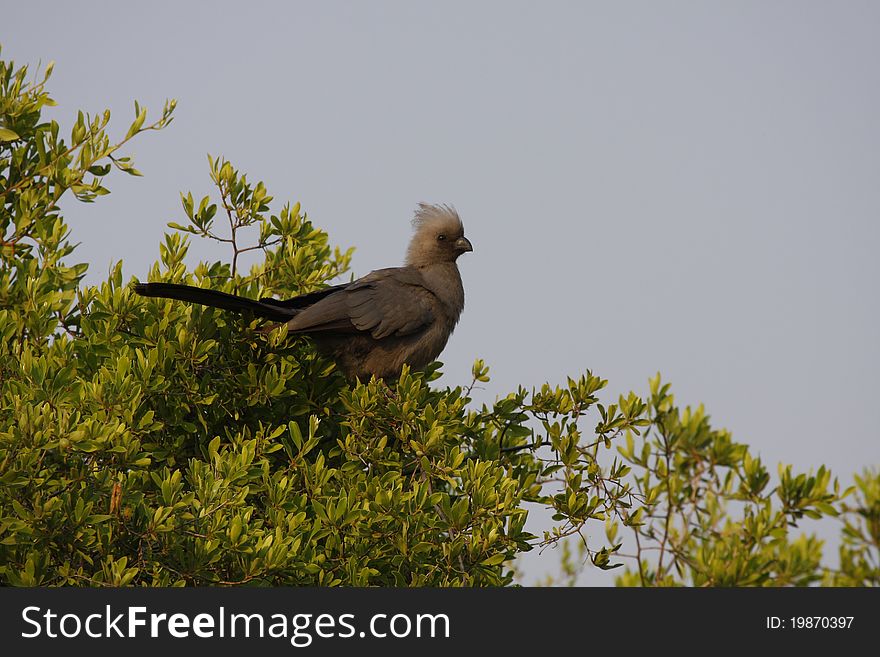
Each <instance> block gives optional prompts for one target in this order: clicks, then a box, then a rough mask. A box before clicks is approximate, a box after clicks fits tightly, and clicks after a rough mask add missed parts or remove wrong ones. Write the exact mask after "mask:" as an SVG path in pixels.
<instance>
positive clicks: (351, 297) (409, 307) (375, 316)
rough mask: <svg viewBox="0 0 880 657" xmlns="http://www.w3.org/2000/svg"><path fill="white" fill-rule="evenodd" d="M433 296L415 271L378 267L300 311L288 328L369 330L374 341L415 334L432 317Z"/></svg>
mask: <svg viewBox="0 0 880 657" xmlns="http://www.w3.org/2000/svg"><path fill="white" fill-rule="evenodd" d="M435 304H436V299H435V298H434V295H433V294H432V293H431V292H430V291H429V290H428V289H427V288H425V286H424V280H423V279H422V277H421V274H420V273H419V272H418V270H416V269H413V268H410V267H395V268H391V269H380V270H377V271H374V272H372V273H370V274H367V275H366V276H364V277H363V278H361V279H358V280H356V281H354V282H353V283H351V284H349V285H347V286H345V287H344V288H343V289H341V290H338V291H336V292H334V293H333V294H329V295H327V296H325V297H324V298H322V299H321V300H319V301H318V302H316V303H315V304H314V305H312V306H310V307H308V308H306V309H304V310H302V311H300V313H299V314H298V315H297V316H296V317H295V318H294V319H292V320H290V322H288V327H289V329H290V330H291V331H294V332H301V333H318V332H322V331H336V332H351V333H356V332H361V331H369V332H370V334H371V335H372V336H373V337H374V338H376V339H377V340H379V339H381V338H385V337H388V336H390V335H396V336H402V335H408V334H410V333H414V332H415V331H417V330H419V329H420V328H422V327H424V326H426V325H428V324H430V323H431V322H433V321H434V319H435V312H434V307H435Z"/></svg>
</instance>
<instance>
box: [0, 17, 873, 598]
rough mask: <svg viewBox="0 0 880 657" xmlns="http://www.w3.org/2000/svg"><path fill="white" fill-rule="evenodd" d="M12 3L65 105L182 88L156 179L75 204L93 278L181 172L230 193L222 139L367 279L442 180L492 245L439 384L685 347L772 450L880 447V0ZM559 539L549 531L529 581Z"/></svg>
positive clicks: (694, 382) (396, 247)
mask: <svg viewBox="0 0 880 657" xmlns="http://www.w3.org/2000/svg"><path fill="white" fill-rule="evenodd" d="M0 17H2V20H0V43H2V45H3V52H2V56H3V58H4V59H14V60H15V61H16V62H18V63H19V64H24V63H29V64H33V65H34V66H35V68H36V64H37V63H38V62H40V61H42V62H43V64H45V63H47V62H48V61H50V60H55V61H56V67H55V73H54V75H53V77H52V80H51V82H50V90H51V92H52V95H53V97H54V98H55V99H56V100H57V101H58V103H59V106H58V107H57V108H55V109H53V110H50V111H49V112H48V116H49V117H50V118H54V119H56V120H58V121H59V122H61V124H62V126H63V128H64V130H66V131H69V129H70V127H71V125H72V121H73V118H74V117H75V113H76V110H78V109H83V110H87V111H90V112H93V113H97V112H100V111H102V110H103V109H104V108H110V109H111V111H112V112H113V115H114V118H113V120H112V122H111V126H115V132H114V133H113V134H115V135H117V136H118V137H121V136H122V135H124V132H125V130H127V128H128V125H129V123H130V121H131V119H132V118H133V101H134V100H135V99H137V100H139V101H140V102H141V104H143V105H146V106H147V107H148V108H149V109H150V110H151V116H156V115H158V112H159V111H160V110H161V107H162V104H163V103H164V101H165V99H166V98H176V99H177V100H178V109H177V112H176V114H175V116H176V118H175V121H174V122H173V124H172V125H171V126H170V127H169V128H168V129H167V130H165V131H163V132H160V133H151V134H145V135H142V136H141V137H139V138H138V139H136V140H135V142H134V143H133V146H132V147H131V148H130V149H129V151H130V152H131V153H132V154H133V155H134V157H135V161H136V165H137V167H138V168H139V169H140V170H141V171H142V172H143V173H144V178H130V177H127V176H119V175H117V176H113V177H111V178H109V179H108V185H107V186H108V187H109V188H110V189H111V191H112V194H111V195H110V196H108V197H105V198H102V199H99V201H98V203H96V204H94V205H83V204H77V203H76V202H68V203H67V204H66V205H65V206H64V210H65V213H66V217H67V220H68V223H69V224H70V225H71V227H72V230H73V239H74V241H78V242H81V243H82V244H81V246H80V247H79V249H78V251H76V253H75V254H74V258H73V259H75V260H76V261H85V262H88V263H90V265H91V269H90V272H89V275H88V277H87V279H86V281H87V282H89V283H97V282H98V281H100V280H102V279H103V278H105V277H106V274H107V271H108V269H109V267H110V264H111V262H115V261H116V260H118V259H122V260H124V263H125V266H124V273H125V275H126V276H127V277H128V276H135V277H138V278H146V275H147V272H148V270H149V267H150V265H151V264H152V263H153V262H154V261H155V260H156V259H158V253H159V252H158V244H159V242H160V241H161V240H162V235H163V232H165V231H166V230H168V229H167V228H166V223H167V222H168V221H178V222H181V223H185V218H184V215H183V212H182V210H181V207H180V200H179V195H178V193H179V192H180V191H184V192H186V191H190V190H191V191H192V192H193V195H194V196H197V197H199V198H200V197H201V196H202V195H204V194H208V193H210V192H211V185H210V179H209V177H208V168H207V159H206V154H207V153H211V154H213V155H215V156H224V157H226V158H228V159H230V160H231V161H232V162H233V164H234V165H235V166H236V167H237V168H239V169H241V170H242V171H245V172H247V173H248V174H249V178H250V179H251V180H254V181H256V180H263V181H264V182H265V183H266V186H267V187H268V189H269V192H270V193H271V194H272V195H273V196H274V197H275V198H276V204H275V207H274V208H273V209H274V210H276V211H277V210H278V209H280V207H281V204H282V203H283V202H284V201H287V200H290V201H299V202H300V203H301V204H302V207H303V209H304V210H305V211H306V212H308V215H309V218H310V219H311V220H312V221H313V222H314V223H315V224H316V225H318V226H320V227H322V228H324V229H326V230H327V231H329V233H330V237H331V241H332V242H333V243H334V244H337V245H339V246H342V247H348V246H355V247H357V251H356V253H355V256H354V260H353V268H352V269H353V272H354V273H355V274H356V275H358V276H360V275H363V274H365V273H367V272H368V271H370V270H372V269H376V268H379V267H386V266H394V265H397V264H400V263H401V262H402V259H403V255H404V251H405V248H406V244H407V242H408V240H409V236H410V225H409V222H410V219H411V217H412V212H413V209H414V208H415V206H416V204H417V203H418V202H419V201H426V202H432V203H434V202H442V203H451V204H453V205H455V207H456V208H457V209H458V211H459V212H460V214H461V216H462V218H463V220H464V223H465V226H466V233H467V235H468V237H469V238H470V239H471V241H472V242H473V244H474V253H472V254H466V255H465V256H463V257H462V258H461V259H460V261H459V263H460V268H461V270H462V277H463V279H464V282H465V289H466V294H467V301H466V306H465V311H464V314H463V317H462V320H461V323H460V325H459V327H458V328H457V329H456V332H455V334H454V335H453V337H452V339H451V340H450V342H449V345H448V346H447V348H446V350H445V352H444V353H443V355H442V360H443V361H444V362H445V364H446V366H445V368H444V371H445V376H444V378H443V379H441V380H440V383H442V384H445V385H450V386H454V385H459V384H467V383H469V382H470V369H471V364H472V363H473V361H474V359H476V358H483V359H485V360H486V362H487V364H489V366H490V367H491V373H492V380H491V382H490V383H489V384H487V385H485V386H484V388H483V389H482V390H480V391H477V393H476V397H477V400H478V401H480V402H483V401H486V402H491V401H492V400H494V399H495V398H496V397H497V396H499V395H504V394H506V393H507V392H509V391H512V390H514V389H515V388H516V387H517V385H520V384H521V385H524V386H526V387H529V388H531V387H532V386H540V385H541V384H542V383H543V382H545V381H549V382H551V383H553V384H559V383H564V382H565V377H566V376H568V375H572V376H577V375H579V374H580V373H582V372H584V371H585V370H587V369H591V370H592V371H593V372H594V373H597V374H599V375H601V376H602V377H603V378H607V379H608V380H609V385H608V389H607V390H608V394H607V395H606V399H609V400H613V399H616V396H617V394H619V393H626V392H628V391H629V390H631V389H633V390H636V391H637V392H639V393H646V392H647V379H648V377H650V376H652V375H653V374H654V373H655V372H657V371H659V372H661V373H662V375H663V377H664V379H665V380H667V381H670V382H671V383H672V385H673V391H674V392H675V394H676V398H677V400H678V401H679V403H680V404H681V405H685V404H698V403H700V402H703V403H704V404H705V405H706V408H707V411H708V412H709V413H710V415H711V416H712V419H713V423H714V424H715V425H716V426H719V427H726V428H728V429H730V430H731V431H732V432H733V435H734V439H735V440H738V441H740V442H745V443H748V444H749V445H751V447H752V449H753V451H754V452H756V453H758V454H759V455H760V456H761V457H762V458H763V460H764V461H765V463H768V464H770V465H771V470H773V471H774V472H775V463H777V462H779V461H783V462H786V463H791V464H793V465H794V466H795V468H797V469H799V470H806V469H809V468H811V467H816V466H818V465H819V464H822V463H824V464H826V465H828V466H830V467H831V468H832V470H833V471H834V472H835V473H836V474H838V475H839V476H840V477H841V478H842V480H843V481H845V482H849V481H850V480H851V474H852V473H853V472H855V471H859V470H861V469H862V468H863V467H864V466H866V465H874V466H876V465H878V464H880V441H878V429H877V422H878V419H880V418H878V398H880V376H878V373H880V340H878V335H877V333H878V320H880V294H878V292H877V282H878V278H880V264H878V260H880V259H878V257H877V251H878V242H880V120H878V117H880V38H878V34H880V3H878V2H870V1H865V2H859V1H856V0H848V1H847V2H830V1H828V2H809V1H791V2H782V1H767V0H764V1H741V2H724V3H722V2H669V1H667V2H628V3H611V2H609V3H597V2H542V3H534V2H532V3H519V2H503V3H502V2H443V3H439V2H437V3H429V2H411V1H407V2H404V1H400V2H369V3H367V2H339V1H334V2H317V1H315V2H287V3H280V2H279V3H264V2H248V3H241V2H237V3H232V2H212V3H197V2H189V3H180V2H150V3H141V4H133V3H119V2H91V1H85V0H83V1H80V2H77V3H48V2H39V1H33V0H31V1H29V2H27V3H24V2H11V1H9V0H2V1H0ZM190 254H191V256H190V259H189V262H190V264H194V263H195V262H196V261H197V260H199V259H208V260H217V259H228V257H229V256H228V254H227V253H226V251H224V250H223V249H222V248H221V247H219V246H217V245H215V244H212V243H207V242H206V241H203V240H196V241H195V242H194V243H193V245H192V247H191V249H190ZM585 428H588V427H585ZM534 520H535V524H533V527H540V526H541V523H542V522H543V520H542V519H541V518H537V517H536V518H535V519H534ZM597 529H599V532H600V533H599V538H600V540H601V528H597ZM819 530H820V531H821V532H822V533H823V535H828V536H830V535H831V534H835V533H836V531H837V529H836V527H831V528H830V529H829V528H828V527H824V528H823V527H820V528H819ZM556 560H557V558H556V556H555V555H553V554H552V553H551V554H548V553H547V552H545V553H544V555H541V556H540V557H539V556H536V555H535V554H534V553H533V554H532V555H530V556H529V558H528V559H526V560H525V562H524V564H523V567H524V572H525V577H524V582H525V583H533V582H534V581H536V580H537V579H538V578H540V577H541V576H542V575H543V574H544V573H546V572H550V571H553V570H555V566H556ZM580 581H581V583H584V584H591V583H594V584H595V583H599V584H605V583H608V582H610V579H609V578H608V577H607V576H606V575H602V574H600V573H597V571H595V570H594V569H588V570H586V571H585V573H584V575H583V576H582V577H581V580H580Z"/></svg>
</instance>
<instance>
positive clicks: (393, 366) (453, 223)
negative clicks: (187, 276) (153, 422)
mask: <svg viewBox="0 0 880 657" xmlns="http://www.w3.org/2000/svg"><path fill="white" fill-rule="evenodd" d="M412 225H413V228H414V232H413V236H412V238H411V240H410V243H409V247H408V249H407V252H406V259H405V263H404V265H403V266H402V267H389V268H386V269H377V270H375V271H372V272H370V273H369V274H367V275H366V276H363V277H362V278H359V279H357V280H355V281H353V282H351V283H344V284H341V285H333V286H330V287H327V288H325V289H323V290H318V291H317V292H310V293H308V294H303V295H300V296H296V297H293V298H290V299H284V300H279V299H274V298H267V297H264V298H261V299H260V300H259V301H257V300H255V299H250V298H247V297H241V296H237V295H234V294H227V293H225V292H219V291H217V290H209V289H206V288H200V287H193V286H190V285H180V284H176V283H136V284H135V285H134V291H135V292H136V293H137V294H139V295H141V296H144V297H161V298H167V299H176V300H180V301H188V302H192V303H197V304H200V305H203V306H211V307H214V308H219V309H221V310H227V311H233V312H250V313H253V315H255V316H257V317H261V318H265V319H268V320H272V321H275V322H282V323H284V324H286V325H287V331H288V334H294V335H305V336H308V337H309V338H311V339H312V340H313V341H314V343H315V346H316V347H317V349H318V351H319V352H320V353H322V354H324V355H325V356H329V357H330V358H332V359H333V360H334V361H335V362H336V364H337V367H338V368H339V369H340V370H341V371H342V372H343V374H344V375H345V376H346V377H348V378H350V379H355V378H357V379H360V380H369V379H370V378H371V377H376V378H377V379H394V378H397V377H399V376H400V373H401V370H402V369H403V366H404V365H408V366H409V367H410V369H412V370H422V369H424V368H425V367H426V366H427V365H428V364H429V363H431V362H433V361H434V360H436V359H437V357H438V356H439V355H440V353H441V352H442V351H443V349H444V347H445V346H446V343H447V341H448V340H449V336H450V335H452V332H453V330H454V329H455V326H456V325H457V324H458V321H459V318H460V317H461V313H462V310H463V309H464V286H463V284H462V280H461V274H460V272H459V270H458V264H457V260H458V258H459V256H461V255H462V254H463V253H467V252H469V251H473V246H472V245H471V242H470V240H468V238H466V237H465V236H464V225H463V224H462V221H461V218H460V217H459V215H458V212H457V211H456V210H455V208H454V207H452V206H450V205H430V204H426V203H419V204H418V207H417V208H416V211H415V216H414V218H413V220H412ZM279 326H280V325H279Z"/></svg>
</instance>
